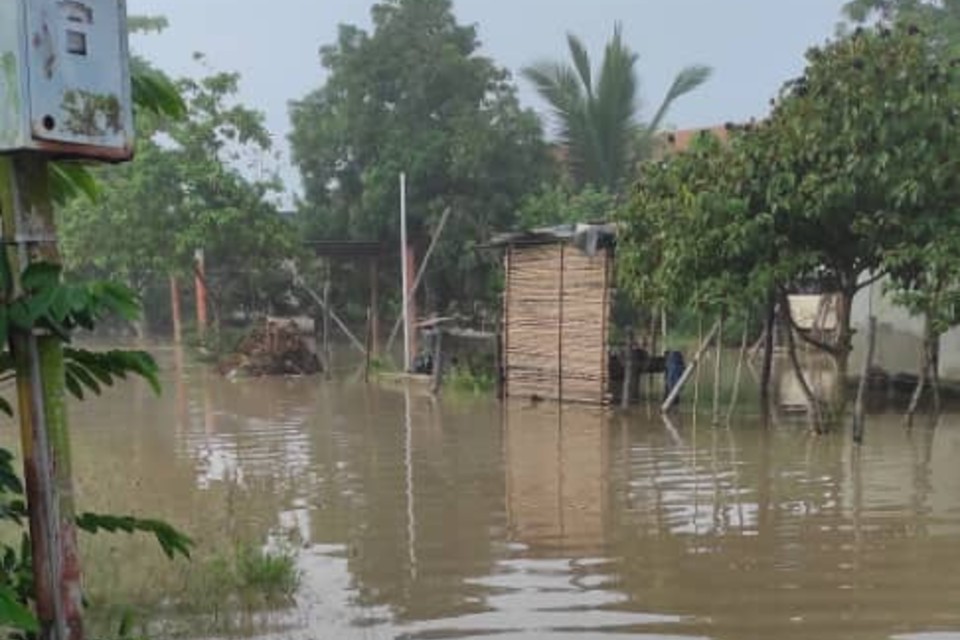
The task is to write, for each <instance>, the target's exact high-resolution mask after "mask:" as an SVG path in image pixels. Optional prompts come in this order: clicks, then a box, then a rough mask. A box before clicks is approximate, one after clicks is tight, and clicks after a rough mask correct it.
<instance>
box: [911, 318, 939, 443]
mask: <svg viewBox="0 0 960 640" xmlns="http://www.w3.org/2000/svg"><path fill="white" fill-rule="evenodd" d="M932 332H933V328H932V326H931V323H930V316H929V314H928V315H926V316H925V317H924V321H923V342H922V343H921V347H920V377H919V379H918V380H917V387H916V388H915V389H914V390H913V396H911V398H910V406H908V407H907V416H906V423H907V427H912V426H913V417H914V416H915V415H916V413H917V408H918V407H919V406H920V398H922V397H923V391H924V389H925V388H926V386H927V375H928V374H929V373H930V371H931V370H932V367H931V366H930V364H931V363H930V337H931V333H932Z"/></svg>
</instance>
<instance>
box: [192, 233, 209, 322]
mask: <svg viewBox="0 0 960 640" xmlns="http://www.w3.org/2000/svg"><path fill="white" fill-rule="evenodd" d="M193 259H194V279H193V280H194V288H195V291H196V296H197V333H198V334H199V335H200V336H201V337H202V336H203V335H205V334H206V332H207V327H208V326H209V320H208V317H207V282H206V260H205V257H204V254H203V249H197V250H196V252H195V253H194V257H193Z"/></svg>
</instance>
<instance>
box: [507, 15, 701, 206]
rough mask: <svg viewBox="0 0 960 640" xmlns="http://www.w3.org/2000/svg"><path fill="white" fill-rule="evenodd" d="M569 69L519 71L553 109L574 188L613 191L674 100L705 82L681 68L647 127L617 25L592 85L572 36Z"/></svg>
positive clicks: (547, 65) (546, 66) (647, 148)
mask: <svg viewBox="0 0 960 640" xmlns="http://www.w3.org/2000/svg"><path fill="white" fill-rule="evenodd" d="M567 42H568V44H569V47H570V56H571V58H572V59H573V65H572V66H571V65H569V64H565V63H558V62H542V63H539V64H536V65H533V66H531V67H527V68H525V69H524V70H523V75H524V77H526V78H527V79H528V80H529V81H530V82H532V83H533V84H534V86H535V87H536V89H537V92H538V93H539V94H540V95H541V96H542V97H543V98H544V99H545V100H546V101H547V102H548V103H550V106H551V107H552V108H553V111H554V115H555V116H556V119H557V122H558V125H559V126H558V129H559V131H558V132H559V137H560V142H561V144H562V145H563V146H564V148H565V152H566V154H567V164H568V168H569V171H570V176H571V178H572V180H573V182H574V184H575V185H576V186H577V187H583V186H585V185H588V184H589V185H593V186H596V187H600V188H606V189H609V190H611V191H617V190H618V189H619V188H620V186H621V185H622V183H623V180H624V179H625V178H627V177H628V173H629V171H630V168H631V167H632V166H633V165H634V163H635V162H637V161H639V160H643V159H646V158H648V157H649V155H650V153H651V152H652V150H653V136H654V134H655V133H656V131H657V130H658V129H659V127H660V125H661V124H662V122H663V119H664V117H665V116H666V114H667V112H668V111H669V109H670V106H671V105H672V104H673V102H674V101H675V100H677V98H680V97H681V96H683V95H685V94H687V93H689V92H691V91H693V90H694V89H696V88H697V87H699V86H700V85H701V84H703V83H704V82H706V80H707V79H708V78H709V77H710V74H711V71H712V70H711V69H710V68H709V67H706V66H703V65H695V66H691V67H687V68H685V69H684V70H683V71H681V72H680V73H679V74H678V75H677V77H676V78H675V79H674V81H673V84H672V85H671V86H670V90H669V91H667V95H666V97H665V98H664V100H663V103H662V104H661V105H660V108H659V109H658V110H657V112H656V115H655V116H654V117H653V119H652V120H651V121H650V122H649V123H641V122H640V121H639V120H638V119H637V110H638V109H637V107H638V105H637V86H638V80H637V75H636V71H635V69H634V67H635V65H636V62H637V55H636V54H635V53H633V52H632V51H631V50H630V49H628V48H627V47H626V46H625V45H624V43H623V38H622V35H621V28H620V25H619V24H618V25H617V26H616V27H615V28H614V32H613V39H612V40H611V41H610V42H609V43H607V48H606V51H605V52H604V56H603V64H602V66H601V68H600V73H599V77H598V78H597V80H596V82H594V79H593V71H592V68H591V63H590V56H589V54H588V53H587V50H586V48H585V47H584V46H583V43H582V42H581V41H580V39H579V38H577V37H576V36H574V35H568V36H567Z"/></svg>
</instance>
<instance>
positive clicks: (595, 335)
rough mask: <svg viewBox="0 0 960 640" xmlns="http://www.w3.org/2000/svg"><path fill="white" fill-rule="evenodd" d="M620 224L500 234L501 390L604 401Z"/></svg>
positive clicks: (564, 399)
mask: <svg viewBox="0 0 960 640" xmlns="http://www.w3.org/2000/svg"><path fill="white" fill-rule="evenodd" d="M615 240H616V229H615V227H614V226H613V225H610V224H577V225H561V226H556V227H550V228H543V229H535V230H532V231H522V232H517V233H505V234H501V235H499V236H497V237H495V238H494V239H493V241H492V242H491V243H490V245H491V246H493V247H497V248H501V249H503V252H504V273H505V282H504V294H503V318H502V362H501V369H502V373H503V385H504V387H503V392H504V395H505V396H507V397H511V396H512V397H524V398H539V399H544V400H556V401H560V402H579V403H585V404H597V405H601V404H607V403H609V402H610V400H611V398H612V392H611V388H610V387H611V385H610V382H611V381H610V375H609V359H608V349H607V345H608V338H609V325H610V311H611V306H612V300H613V283H614V278H613V255H614V246H615Z"/></svg>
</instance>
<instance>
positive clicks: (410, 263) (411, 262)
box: [403, 244, 417, 373]
mask: <svg viewBox="0 0 960 640" xmlns="http://www.w3.org/2000/svg"><path fill="white" fill-rule="evenodd" d="M405 259H406V264H407V266H406V270H407V273H416V271H417V254H416V251H415V249H414V248H413V245H412V244H408V245H407V249H406V253H405ZM413 285H414V283H413V282H412V281H410V280H409V278H408V281H407V287H408V289H407V290H406V291H404V294H403V295H404V297H405V299H406V301H407V323H408V324H407V327H406V329H405V333H406V336H405V339H406V340H407V344H408V345H409V346H408V347H407V348H408V351H407V353H409V354H410V361H409V362H408V363H405V366H406V367H407V372H406V373H409V372H410V370H412V368H413V361H414V360H415V359H416V357H417V296H416V289H414V286H413Z"/></svg>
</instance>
